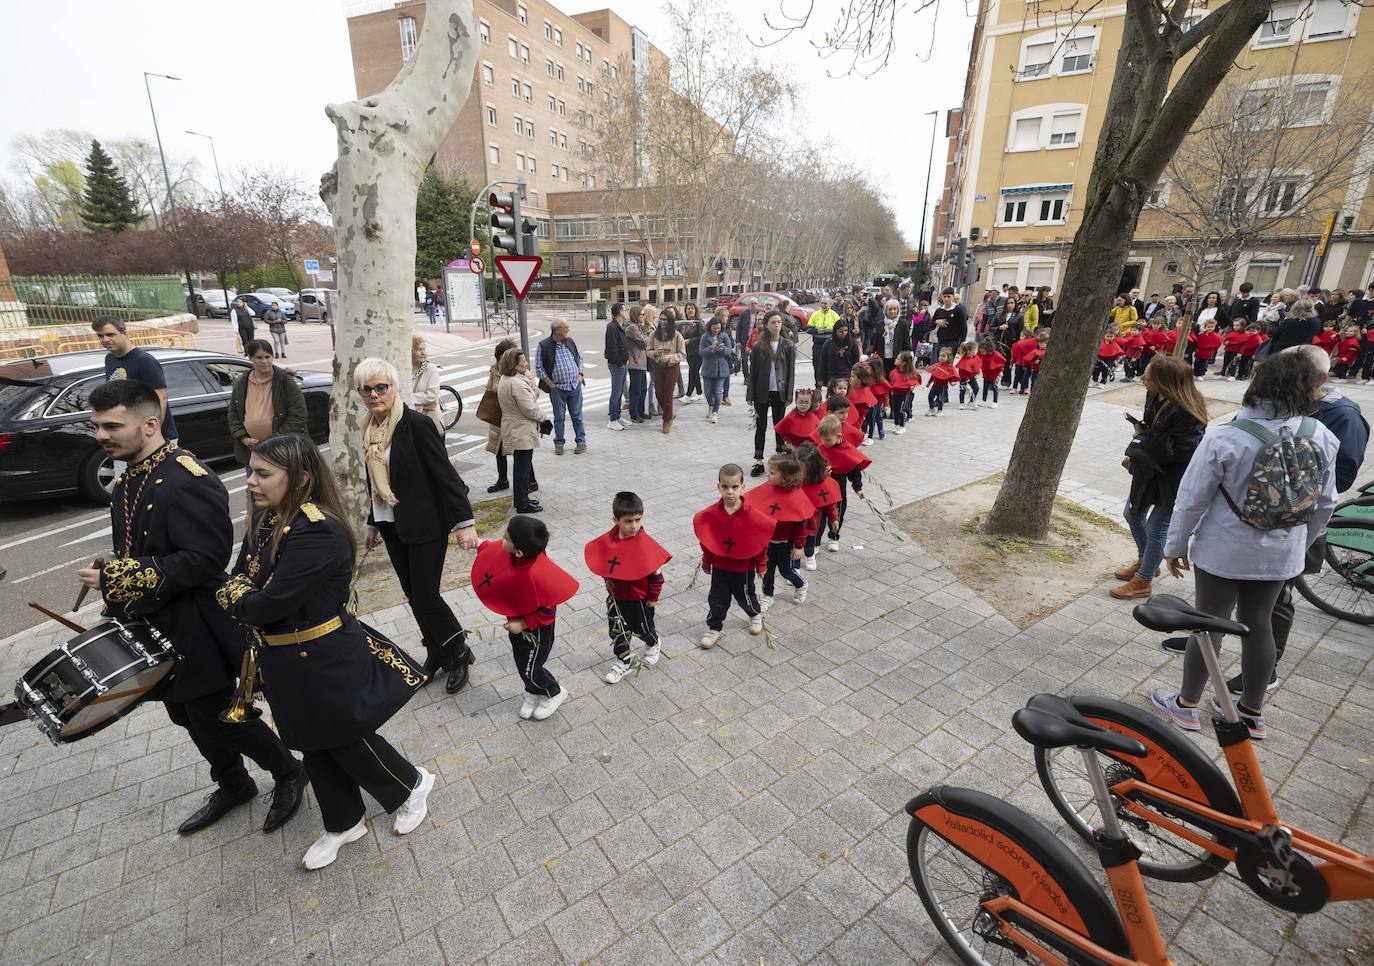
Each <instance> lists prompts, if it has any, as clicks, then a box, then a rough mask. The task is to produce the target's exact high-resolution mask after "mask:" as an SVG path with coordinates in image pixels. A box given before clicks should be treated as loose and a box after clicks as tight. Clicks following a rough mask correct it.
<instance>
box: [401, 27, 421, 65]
mask: <svg viewBox="0 0 1374 966" xmlns="http://www.w3.org/2000/svg"><path fill="white" fill-rule="evenodd" d="M400 24H401V59H402V60H410V58H411V57H413V56H415V44H416V41H417V39H418V38H417V34H416V32H415V18H414V17H402V18H401V19H400Z"/></svg>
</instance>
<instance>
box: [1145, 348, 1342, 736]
mask: <svg viewBox="0 0 1374 966" xmlns="http://www.w3.org/2000/svg"><path fill="white" fill-rule="evenodd" d="M1156 361H1158V360H1156ZM1151 365H1154V363H1151ZM1318 390H1319V383H1318V379H1317V373H1316V370H1315V369H1314V368H1313V367H1312V365H1311V364H1310V363H1309V362H1308V361H1307V360H1306V359H1304V358H1303V357H1302V355H1301V354H1300V353H1293V352H1289V353H1284V354H1282V355H1277V356H1274V357H1273V358H1270V359H1267V360H1265V362H1264V363H1263V364H1261V365H1260V366H1259V367H1258V368H1256V369H1255V374H1254V378H1253V379H1252V380H1251V381H1250V385H1249V387H1248V388H1247V389H1246V391H1245V397H1244V399H1242V401H1241V407H1240V409H1239V410H1238V411H1237V413H1236V416H1235V419H1233V420H1232V421H1231V422H1229V423H1223V424H1221V425H1219V426H1214V427H1212V428H1211V429H1209V430H1208V431H1207V433H1206V435H1205V436H1204V437H1203V439H1202V443H1201V444H1200V445H1199V446H1198V448H1197V452H1196V453H1194V454H1193V459H1192V461H1191V462H1190V463H1189V464H1188V469H1187V471H1186V472H1185V473H1184V474H1183V479H1182V481H1181V482H1180V483H1179V487H1178V497H1177V499H1176V500H1175V503H1174V512H1173V517H1172V519H1171V520H1170V522H1169V535H1168V537H1167V538H1166V539H1165V541H1164V560H1165V563H1166V564H1167V565H1168V567H1169V573H1171V574H1173V575H1174V576H1175V577H1181V576H1183V571H1185V570H1188V569H1189V568H1190V566H1191V568H1192V570H1193V572H1194V578H1193V579H1194V585H1195V587H1196V591H1197V602H1196V605H1197V608H1198V610H1201V611H1205V612H1207V613H1209V614H1212V615H1214V616H1217V617H1222V618H1228V619H1229V618H1231V616H1232V613H1233V612H1234V614H1235V620H1237V621H1239V622H1240V623H1242V624H1245V625H1246V626H1247V627H1249V628H1250V634H1249V636H1247V637H1246V638H1245V639H1244V640H1243V641H1242V642H1241V684H1242V687H1241V697H1240V701H1239V703H1238V705H1237V710H1238V711H1239V712H1240V717H1241V720H1242V721H1244V722H1245V724H1246V726H1247V727H1248V728H1249V730H1250V737H1251V738H1254V739H1257V740H1259V739H1263V738H1265V737H1267V732H1266V730H1265V725H1264V718H1263V716H1262V714H1261V711H1262V709H1263V706H1264V694H1265V691H1266V690H1267V688H1268V685H1269V682H1270V678H1271V674H1272V672H1273V669H1274V630H1273V625H1272V621H1271V619H1270V615H1271V614H1272V613H1273V610H1274V603H1275V602H1276V601H1277V600H1278V596H1279V593H1280V591H1282V590H1283V585H1284V583H1285V582H1287V581H1288V580H1290V579H1292V578H1293V577H1296V576H1297V575H1298V574H1300V573H1301V572H1302V569H1303V558H1304V556H1305V554H1306V552H1307V548H1308V546H1310V545H1311V543H1312V542H1313V541H1314V540H1315V539H1316V538H1317V537H1318V536H1319V535H1320V534H1321V532H1322V530H1323V528H1324V527H1325V526H1326V521H1327V520H1328V519H1330V517H1331V511H1332V510H1333V509H1334V508H1335V506H1336V452H1337V449H1338V448H1339V445H1340V444H1339V442H1338V441H1337V439H1336V437H1335V436H1334V435H1333V434H1332V433H1331V431H1330V430H1328V429H1327V428H1326V427H1325V426H1323V425H1321V423H1319V422H1317V421H1316V420H1315V419H1313V418H1312V417H1310V416H1307V415H1306V413H1307V412H1309V411H1310V410H1311V408H1312V400H1313V399H1315V398H1317V393H1318ZM1190 538H1191V540H1192V546H1191V548H1190V547H1189V540H1190ZM1190 553H1191V557H1192V559H1191V561H1190V559H1189V555H1190ZM1221 638H1222V635H1220V634H1213V635H1212V647H1213V648H1215V649H1216V650H1217V651H1218V653H1219V652H1220V650H1221ZM1206 683H1207V667H1206V664H1205V663H1204V662H1203V658H1202V654H1201V653H1200V652H1199V651H1198V649H1197V644H1196V642H1195V641H1192V640H1190V641H1189V644H1188V650H1187V652H1186V653H1185V655H1184V660H1183V685H1182V687H1181V688H1180V689H1179V690H1178V691H1171V690H1169V689H1167V688H1156V689H1155V690H1154V691H1153V692H1152V693H1151V694H1150V700H1151V701H1152V702H1153V703H1154V705H1155V706H1156V707H1157V708H1159V709H1160V710H1162V711H1164V712H1165V713H1166V714H1168V715H1169V717H1170V718H1171V719H1172V720H1173V722H1174V724H1176V725H1177V726H1178V727H1180V728H1182V729H1183V730H1185V731H1197V730H1199V729H1200V728H1201V726H1202V725H1201V720H1200V715H1199V713H1198V706H1197V705H1198V702H1199V701H1200V700H1201V699H1202V689H1203V685H1205V684H1206ZM1212 711H1213V713H1215V714H1218V715H1219V714H1220V713H1221V712H1220V704H1219V703H1218V701H1217V699H1216V697H1215V696H1214V697H1213V698H1212Z"/></svg>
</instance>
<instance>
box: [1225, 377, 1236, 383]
mask: <svg viewBox="0 0 1374 966" xmlns="http://www.w3.org/2000/svg"><path fill="white" fill-rule="evenodd" d="M1226 381H1227V382H1235V381H1236V377H1235V376H1227V377H1226Z"/></svg>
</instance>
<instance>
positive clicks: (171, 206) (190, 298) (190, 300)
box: [143, 70, 196, 315]
mask: <svg viewBox="0 0 1374 966" xmlns="http://www.w3.org/2000/svg"><path fill="white" fill-rule="evenodd" d="M149 77H161V78H162V79H164V80H170V81H179V80H181V78H180V77H173V76H172V75H171V74H155V73H152V72H150V71H146V70H145V71H144V72H143V89H144V90H146V91H147V92H148V111H149V112H150V113H151V114H152V115H153V137H155V138H157V156H158V158H160V159H161V161H162V179H163V181H165V182H166V183H167V213H168V214H169V215H170V216H171V218H172V221H176V217H177V203H176V198H175V197H174V196H173V195H172V176H171V174H169V173H168V171H167V155H166V154H165V153H163V150H162V132H161V131H159V130H158V126H157V108H155V107H153V88H152V86H151V85H150V84H149V83H148V78H149ZM182 271H184V272H185V273H186V305H187V307H188V308H189V309H190V310H191V314H192V315H195V314H196V290H195V285H193V284H192V282H191V269H190V268H187V267H185V266H184V265H183V267H182Z"/></svg>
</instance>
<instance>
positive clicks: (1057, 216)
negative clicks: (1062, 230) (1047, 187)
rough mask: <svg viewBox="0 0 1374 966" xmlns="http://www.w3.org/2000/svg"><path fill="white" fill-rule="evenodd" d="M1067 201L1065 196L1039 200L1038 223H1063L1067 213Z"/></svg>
mask: <svg viewBox="0 0 1374 966" xmlns="http://www.w3.org/2000/svg"><path fill="white" fill-rule="evenodd" d="M1068 207H1069V199H1068V197H1067V196H1060V197H1049V198H1041V199H1040V219H1039V220H1040V221H1041V222H1046V221H1063V220H1064V217H1065V215H1066V214H1067V213H1068Z"/></svg>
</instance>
